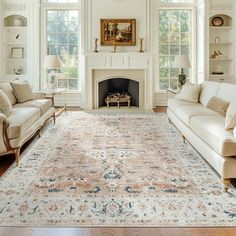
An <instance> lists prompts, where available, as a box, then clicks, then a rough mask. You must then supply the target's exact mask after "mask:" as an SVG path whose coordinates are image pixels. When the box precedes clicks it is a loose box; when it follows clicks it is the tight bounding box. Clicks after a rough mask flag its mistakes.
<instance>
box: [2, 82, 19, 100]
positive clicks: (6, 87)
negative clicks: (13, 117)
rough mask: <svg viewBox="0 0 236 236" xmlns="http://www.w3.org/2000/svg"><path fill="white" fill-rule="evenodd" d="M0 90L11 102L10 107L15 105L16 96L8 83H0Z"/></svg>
mask: <svg viewBox="0 0 236 236" xmlns="http://www.w3.org/2000/svg"><path fill="white" fill-rule="evenodd" d="M0 89H1V90H2V91H3V92H4V93H5V94H6V95H7V97H8V98H9V100H10V101H11V105H15V104H16V103H17V99H16V96H15V94H14V91H13V89H12V86H11V84H10V83H1V84H0Z"/></svg>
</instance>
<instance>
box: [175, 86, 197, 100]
mask: <svg viewBox="0 0 236 236" xmlns="http://www.w3.org/2000/svg"><path fill="white" fill-rule="evenodd" d="M200 91H201V85H199V84H198V85H197V84H191V83H186V84H184V86H183V87H182V89H181V91H180V93H179V94H177V95H176V96H175V98H176V99H180V100H184V101H188V102H193V103H198V100H199V94H200Z"/></svg>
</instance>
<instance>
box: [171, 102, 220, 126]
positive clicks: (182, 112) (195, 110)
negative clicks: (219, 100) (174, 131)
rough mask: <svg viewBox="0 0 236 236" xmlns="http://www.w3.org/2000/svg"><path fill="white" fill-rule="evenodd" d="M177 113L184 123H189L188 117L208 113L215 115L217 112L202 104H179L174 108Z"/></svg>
mask: <svg viewBox="0 0 236 236" xmlns="http://www.w3.org/2000/svg"><path fill="white" fill-rule="evenodd" d="M175 115H177V116H178V117H179V118H180V119H181V120H182V121H183V122H184V123H185V124H186V125H188V126H189V125H190V119H191V118H192V117H194V116H201V115H209V116H216V115H217V113H216V112H214V111H212V110H210V109H208V108H206V107H204V106H194V105H192V106H181V107H178V109H176V113H175Z"/></svg>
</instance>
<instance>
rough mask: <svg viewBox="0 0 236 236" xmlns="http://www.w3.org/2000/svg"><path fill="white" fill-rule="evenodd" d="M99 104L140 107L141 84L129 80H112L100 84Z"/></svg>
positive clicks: (100, 105) (101, 105)
mask: <svg viewBox="0 0 236 236" xmlns="http://www.w3.org/2000/svg"><path fill="white" fill-rule="evenodd" d="M98 104H99V107H104V106H108V107H109V106H112V105H114V106H128V107H130V106H135V107H139V82H137V81H134V80H132V79H128V78H111V79H107V80H104V81H101V82H99V83H98Z"/></svg>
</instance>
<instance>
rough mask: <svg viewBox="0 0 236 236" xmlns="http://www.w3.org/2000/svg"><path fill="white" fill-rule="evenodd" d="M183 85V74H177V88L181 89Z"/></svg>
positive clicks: (184, 77) (184, 79)
mask: <svg viewBox="0 0 236 236" xmlns="http://www.w3.org/2000/svg"><path fill="white" fill-rule="evenodd" d="M185 83H186V75H185V74H184V73H181V74H179V78H178V86H179V87H180V88H182V87H183V85H184V84H185Z"/></svg>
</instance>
